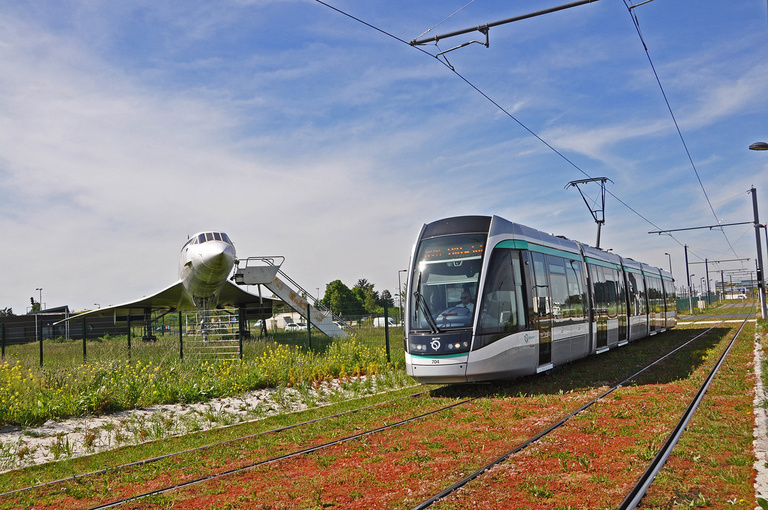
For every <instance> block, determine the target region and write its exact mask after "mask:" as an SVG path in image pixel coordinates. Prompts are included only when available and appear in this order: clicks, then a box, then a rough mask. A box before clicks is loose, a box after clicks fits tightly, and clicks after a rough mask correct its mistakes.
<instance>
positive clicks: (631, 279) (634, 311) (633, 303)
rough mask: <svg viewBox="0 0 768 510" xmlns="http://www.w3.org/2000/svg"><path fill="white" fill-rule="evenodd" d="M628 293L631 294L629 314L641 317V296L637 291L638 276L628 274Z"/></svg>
mask: <svg viewBox="0 0 768 510" xmlns="http://www.w3.org/2000/svg"><path fill="white" fill-rule="evenodd" d="M627 286H628V289H627V292H628V293H629V314H630V315H640V308H639V306H640V305H639V303H638V301H639V294H640V292H639V291H638V289H637V276H636V275H635V273H631V272H627Z"/></svg>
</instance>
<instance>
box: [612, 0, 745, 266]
mask: <svg viewBox="0 0 768 510" xmlns="http://www.w3.org/2000/svg"><path fill="white" fill-rule="evenodd" d="M624 5H625V6H626V7H627V11H628V12H629V16H630V18H632V24H633V25H634V27H635V30H636V31H637V35H638V37H640V42H641V43H642V44H643V49H644V50H645V55H646V57H648V63H649V64H650V65H651V70H652V71H653V76H654V77H655V78H656V83H657V84H658V85H659V90H661V95H662V97H663V98H664V103H665V104H666V105H667V110H669V115H670V116H671V117H672V122H673V123H674V124H675V129H676V130H677V134H678V136H679V137H680V141H681V142H682V144H683V149H684V150H685V154H686V156H688V161H689V162H690V164H691V168H693V173H694V174H696V180H697V181H699V186H700V187H701V191H702V192H703V193H704V198H705V199H706V200H707V204H708V205H709V210H710V211H712V216H714V218H715V222H717V223H719V222H720V219H719V218H718V217H717V213H716V212H715V208H714V207H712V202H711V201H710V200H709V195H707V190H706V189H705V188H704V183H703V182H702V181H701V176H700V175H699V171H698V169H697V168H696V164H695V163H694V162H693V157H692V156H691V152H690V151H689V150H688V144H686V143H685V137H683V132H682V131H681V130H680V126H679V125H678V123H677V118H676V117H675V112H674V111H673V110H672V105H670V104H669V99H668V98H667V93H666V92H665V91H664V86H663V85H662V84H661V79H660V78H659V73H657V72H656V66H655V65H653V59H651V53H650V51H648V45H647V44H646V43H645V39H644V38H643V34H642V32H641V31H640V22H639V20H638V19H637V15H635V14H634V13H633V12H632V7H631V6H630V4H629V3H628V2H627V0H624ZM639 5H642V4H639ZM635 7H636V6H635ZM720 231H721V232H722V233H723V237H725V241H726V242H727V243H728V246H729V247H730V249H731V252H732V253H733V254H734V255H735V256H736V257H738V255H737V254H736V250H734V249H733V245H732V244H731V241H730V239H728V235H727V234H726V233H725V230H724V229H723V228H722V227H721V228H720Z"/></svg>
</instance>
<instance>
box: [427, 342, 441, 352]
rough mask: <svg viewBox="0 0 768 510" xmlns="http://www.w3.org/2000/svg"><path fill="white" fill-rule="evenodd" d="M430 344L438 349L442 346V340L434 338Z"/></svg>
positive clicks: (433, 348)
mask: <svg viewBox="0 0 768 510" xmlns="http://www.w3.org/2000/svg"><path fill="white" fill-rule="evenodd" d="M429 345H430V346H431V347H432V350H433V351H436V350H438V349H439V348H440V341H439V340H432V341H431V342H430V343H429Z"/></svg>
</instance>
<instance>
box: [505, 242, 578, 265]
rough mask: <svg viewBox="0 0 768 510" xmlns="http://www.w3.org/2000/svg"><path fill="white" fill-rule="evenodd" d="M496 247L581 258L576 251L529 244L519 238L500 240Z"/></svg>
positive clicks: (574, 258) (573, 258) (575, 258)
mask: <svg viewBox="0 0 768 510" xmlns="http://www.w3.org/2000/svg"><path fill="white" fill-rule="evenodd" d="M496 248H512V249H514V250H529V251H535V252H538V253H543V254H545V255H555V256H557V257H565V258H567V259H571V260H581V255H579V254H578V253H571V252H569V251H563V250H558V249H555V248H550V247H548V246H541V245H538V244H531V243H529V242H528V241H520V240H519V239H510V240H508V241H502V242H500V243H499V244H497V245H496Z"/></svg>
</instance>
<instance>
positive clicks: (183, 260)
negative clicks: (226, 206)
mask: <svg viewBox="0 0 768 510" xmlns="http://www.w3.org/2000/svg"><path fill="white" fill-rule="evenodd" d="M235 260H236V253H235V246H234V245H233V244H232V241H230V239H229V236H227V234H225V233H224V232H213V231H211V232H200V233H197V234H195V235H194V236H192V237H190V238H189V240H188V241H187V242H186V243H185V244H184V246H183V247H182V248H181V255H180V257H179V280H178V281H177V282H176V283H174V284H173V285H170V286H169V287H166V288H165V289H163V290H161V291H159V292H156V293H155V294H152V295H150V296H145V297H143V298H141V299H138V300H136V301H131V302H129V303H123V304H119V305H113V306H108V307H104V308H99V309H98V310H91V311H89V312H83V313H81V314H78V315H74V316H72V317H70V318H69V319H67V320H73V319H77V318H81V317H86V316H90V315H108V314H109V315H112V314H114V316H115V320H116V321H118V320H119V319H118V318H119V317H125V316H129V315H133V314H136V313H141V314H142V315H143V317H144V320H145V325H146V326H147V327H146V330H147V331H146V335H147V336H148V337H151V334H150V331H151V328H150V327H149V326H150V322H151V313H152V311H158V310H159V311H163V312H164V313H169V312H173V311H179V310H197V311H198V312H200V317H201V320H200V322H201V324H200V327H201V330H202V333H203V337H204V338H205V337H207V336H208V314H209V312H210V310H212V309H214V308H225V307H238V308H242V307H245V308H247V309H249V310H252V311H253V313H249V316H251V317H254V316H255V317H256V318H260V319H266V318H267V317H269V316H270V315H271V314H272V302H273V301H275V300H274V299H271V298H262V297H261V296H256V295H254V294H251V293H249V292H246V291H244V290H242V289H241V288H240V287H238V286H237V285H235V284H234V283H232V282H230V281H229V280H228V279H227V277H228V276H229V274H230V273H231V272H232V267H233V266H234V264H235ZM123 320H125V319H123Z"/></svg>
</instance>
